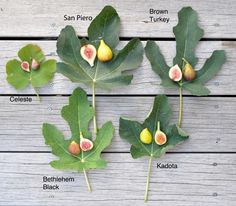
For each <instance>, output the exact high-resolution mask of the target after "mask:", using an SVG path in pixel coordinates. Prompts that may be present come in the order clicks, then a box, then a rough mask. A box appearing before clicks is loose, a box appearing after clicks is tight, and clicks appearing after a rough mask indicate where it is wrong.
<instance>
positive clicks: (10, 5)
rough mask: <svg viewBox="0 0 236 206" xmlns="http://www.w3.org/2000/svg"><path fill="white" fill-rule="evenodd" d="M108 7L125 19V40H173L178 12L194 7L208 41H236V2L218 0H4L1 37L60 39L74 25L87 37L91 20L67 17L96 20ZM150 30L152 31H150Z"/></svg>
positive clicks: (0, 21)
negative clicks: (68, 18) (156, 19)
mask: <svg viewBox="0 0 236 206" xmlns="http://www.w3.org/2000/svg"><path fill="white" fill-rule="evenodd" d="M105 5H112V6H114V7H115V8H116V10H117V12H118V13H119V15H120V17H121V23H122V30H121V36H123V37H133V36H138V37H173V33H172V27H173V26H175V25H176V24H177V12H178V11H179V10H180V9H181V8H182V7H184V6H192V7H193V8H194V9H195V10H196V11H197V12H198V15H199V24H200V26H201V27H203V28H204V30H205V35H204V37H207V38H235V34H236V12H235V1H234V0H228V1H227V3H226V2H225V1H218V0H207V1H206V0H191V1H187V0H183V1H177V0H172V1H171V3H168V4H167V3H166V1H158V2H157V1H155V0H148V1H147V0H139V1H136V0H126V1H122V0H112V1H109V0H97V1H94V0H86V1H76V0H68V1H66V2H65V1H64V0H57V1H53V0H47V3H46V4H44V3H42V2H40V1H34V0H2V1H1V3H0V7H1V10H0V14H1V18H0V25H1V30H0V36H18V37H19V36H21V37H22V36H27V37H28V36H40V37H44V36H58V34H59V32H60V30H61V29H62V28H63V27H65V25H67V24H71V25H74V26H75V27H76V28H77V31H78V34H79V35H81V36H86V35H87V27H88V26H89V24H90V21H64V15H65V14H66V15H84V16H92V17H95V16H96V15H97V14H98V13H99V12H100V11H101V9H102V8H103V7H104V6H105ZM151 8H153V9H156V10H168V14H166V15H164V14H163V15H151V14H150V13H149V10H150V9H151ZM150 16H155V17H166V18H170V20H169V23H164V22H159V23H151V22H150ZM147 31H148V32H147Z"/></svg>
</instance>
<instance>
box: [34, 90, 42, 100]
mask: <svg viewBox="0 0 236 206" xmlns="http://www.w3.org/2000/svg"><path fill="white" fill-rule="evenodd" d="M33 88H34V91H35V94H36V96H37V98H38V100H39V101H40V102H41V98H40V96H39V93H38V91H37V89H36V88H35V87H33Z"/></svg>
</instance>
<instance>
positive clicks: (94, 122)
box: [92, 82, 97, 134]
mask: <svg viewBox="0 0 236 206" xmlns="http://www.w3.org/2000/svg"><path fill="white" fill-rule="evenodd" d="M92 105H93V110H94V115H93V129H94V133H95V134H97V119H96V96H95V82H93V102H92Z"/></svg>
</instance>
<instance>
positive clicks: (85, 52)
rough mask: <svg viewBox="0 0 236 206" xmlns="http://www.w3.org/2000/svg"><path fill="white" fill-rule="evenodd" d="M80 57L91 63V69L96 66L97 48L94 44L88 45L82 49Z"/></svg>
mask: <svg viewBox="0 0 236 206" xmlns="http://www.w3.org/2000/svg"><path fill="white" fill-rule="evenodd" d="M80 55H81V56H82V58H83V59H84V60H85V61H87V62H88V63H89V65H90V66H91V67H93V66H94V60H95V58H96V55H97V51H96V48H95V47H94V46H93V45H92V44H86V45H84V46H82V47H81V49H80Z"/></svg>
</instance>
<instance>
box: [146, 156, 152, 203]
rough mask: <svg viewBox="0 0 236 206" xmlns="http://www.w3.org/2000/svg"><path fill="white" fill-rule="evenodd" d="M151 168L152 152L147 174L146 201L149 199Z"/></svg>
mask: <svg viewBox="0 0 236 206" xmlns="http://www.w3.org/2000/svg"><path fill="white" fill-rule="evenodd" d="M151 168H152V154H151V156H150V159H149V164H148V174H147V182H146V190H145V196H144V202H147V201H148V190H149V184H150V174H151Z"/></svg>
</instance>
